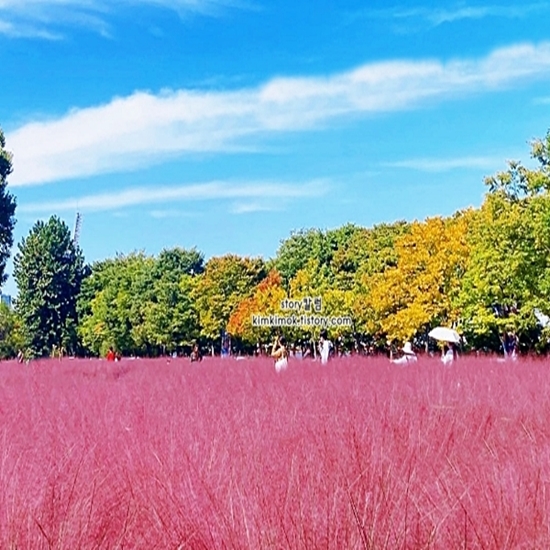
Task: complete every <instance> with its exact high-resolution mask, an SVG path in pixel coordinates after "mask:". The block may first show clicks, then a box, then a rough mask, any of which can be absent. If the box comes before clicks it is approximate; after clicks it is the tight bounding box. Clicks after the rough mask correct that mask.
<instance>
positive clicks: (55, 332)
mask: <svg viewBox="0 0 550 550" xmlns="http://www.w3.org/2000/svg"><path fill="white" fill-rule="evenodd" d="M85 274H86V270H85V265H84V258H83V256H82V252H81V250H80V249H79V247H78V246H77V245H75V243H74V242H73V239H72V236H71V232H70V230H69V228H68V227H67V225H66V224H65V223H64V222H63V221H61V220H60V219H59V218H56V217H54V216H52V217H51V218H50V219H49V221H47V222H43V221H38V222H36V224H35V225H34V227H33V228H32V229H31V231H30V234H29V235H28V237H26V238H24V239H22V241H21V242H20V243H19V251H18V253H17V254H16V255H15V259H14V277H15V280H16V282H17V286H18V289H19V294H18V297H17V302H16V312H17V314H18V316H19V317H20V319H21V321H22V325H23V341H24V346H25V349H26V351H27V353H28V355H31V356H43V355H46V354H49V353H51V351H52V350H53V349H61V348H63V349H64V350H66V351H67V352H68V353H77V352H78V351H79V350H78V337H77V327H78V316H77V310H76V303H77V298H78V296H79V293H80V286H81V283H82V280H83V278H84V276H85Z"/></svg>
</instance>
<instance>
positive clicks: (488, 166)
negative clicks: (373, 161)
mask: <svg viewBox="0 0 550 550" xmlns="http://www.w3.org/2000/svg"><path fill="white" fill-rule="evenodd" d="M384 166H388V167H393V168H405V169H410V170H418V171H421V172H449V171H451V170H463V169H473V170H477V169H481V170H493V169H495V168H498V167H499V166H502V157H496V156H495V157H490V156H485V157H483V156H481V157H455V158H417V159H406V160H399V161H396V162H388V163H385V164H384Z"/></svg>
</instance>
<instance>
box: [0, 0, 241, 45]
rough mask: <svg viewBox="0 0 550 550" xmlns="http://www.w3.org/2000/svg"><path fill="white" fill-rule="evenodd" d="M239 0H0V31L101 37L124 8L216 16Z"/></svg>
mask: <svg viewBox="0 0 550 550" xmlns="http://www.w3.org/2000/svg"><path fill="white" fill-rule="evenodd" d="M245 5H246V4H245V2H244V1H240V0H120V1H117V2H114V1H113V0H0V34H3V35H6V36H10V37H14V38H21V37H33V38H43V39H44V38H45V39H59V38H61V37H62V32H61V31H60V29H63V28H66V27H69V26H71V27H73V26H77V27H83V28H88V29H90V30H92V31H94V32H98V33H100V34H102V35H104V36H107V35H109V34H110V30H109V29H110V26H109V22H108V21H109V19H110V18H112V17H113V16H114V15H115V13H116V12H118V11H120V10H122V9H124V8H135V7H139V6H153V7H157V8H163V9H167V10H172V11H175V12H177V13H178V14H180V15H181V16H183V15H185V14H188V13H197V14H201V15H209V16H212V15H217V14H218V13H219V12H220V10H222V9H223V8H228V7H244V6H245Z"/></svg>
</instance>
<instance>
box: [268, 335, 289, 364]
mask: <svg viewBox="0 0 550 550" xmlns="http://www.w3.org/2000/svg"><path fill="white" fill-rule="evenodd" d="M271 357H273V359H275V370H276V371H277V372H281V371H282V370H285V369H286V368H287V367H288V349H287V347H286V340H285V337H284V336H279V337H277V338H276V339H275V342H273V347H272V349H271Z"/></svg>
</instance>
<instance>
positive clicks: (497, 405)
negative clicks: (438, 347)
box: [0, 357, 550, 549]
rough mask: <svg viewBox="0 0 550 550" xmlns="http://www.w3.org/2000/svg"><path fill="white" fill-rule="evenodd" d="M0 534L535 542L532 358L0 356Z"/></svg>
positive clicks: (543, 372)
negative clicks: (447, 363) (397, 361)
mask: <svg viewBox="0 0 550 550" xmlns="http://www.w3.org/2000/svg"><path fill="white" fill-rule="evenodd" d="M0 421H1V423H0V427H1V432H0V442H1V450H0V483H1V491H0V548H33V549H40V548H71V549H73V548H74V549H87V548H90V549H91V548H106V549H107V548H109V549H112V548H145V549H151V548H162V549H164V548H174V549H176V548H192V549H200V548H262V549H264V548H311V549H313V548H315V549H317V548H331V549H343V548H373V549H374V548H375V549H378V548H387V549H398V548H411V549H412V548H441V549H454V548H494V549H505V548H548V547H550V507H549V504H550V490H549V489H550V383H549V370H548V363H546V362H544V361H542V360H541V361H536V360H530V361H518V362H510V363H499V362H496V361H493V360H489V359H467V358H462V359H461V360H460V361H458V362H457V363H455V365H453V366H452V367H443V366H442V365H441V364H440V362H439V361H437V360H435V359H424V360H420V361H419V363H417V364H416V365H413V366H407V367H398V366H396V365H391V364H389V362H388V361H387V360H384V359H372V358H364V357H356V358H344V359H338V360H334V361H333V362H332V363H330V364H329V365H328V366H327V367H322V366H321V365H320V364H319V363H314V362H308V361H298V360H292V359H291V360H290V364H289V368H288V370H286V371H284V372H282V373H279V374H277V373H276V372H275V370H274V368H273V364H272V362H271V361H270V360H267V359H246V360H243V361H236V360H234V359H226V360H221V359H211V358H206V359H205V360H204V361H203V362H202V363H200V364H197V363H190V362H189V361H188V360H186V359H175V360H172V361H170V362H167V360H166V359H164V360H140V359H137V360H133V361H132V360H127V359H123V360H122V361H121V362H119V363H111V364H109V363H107V362H105V361H99V360H63V361H62V362H59V361H54V360H50V361H37V362H34V363H31V364H29V365H19V364H17V363H14V362H3V363H1V364H0Z"/></svg>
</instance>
